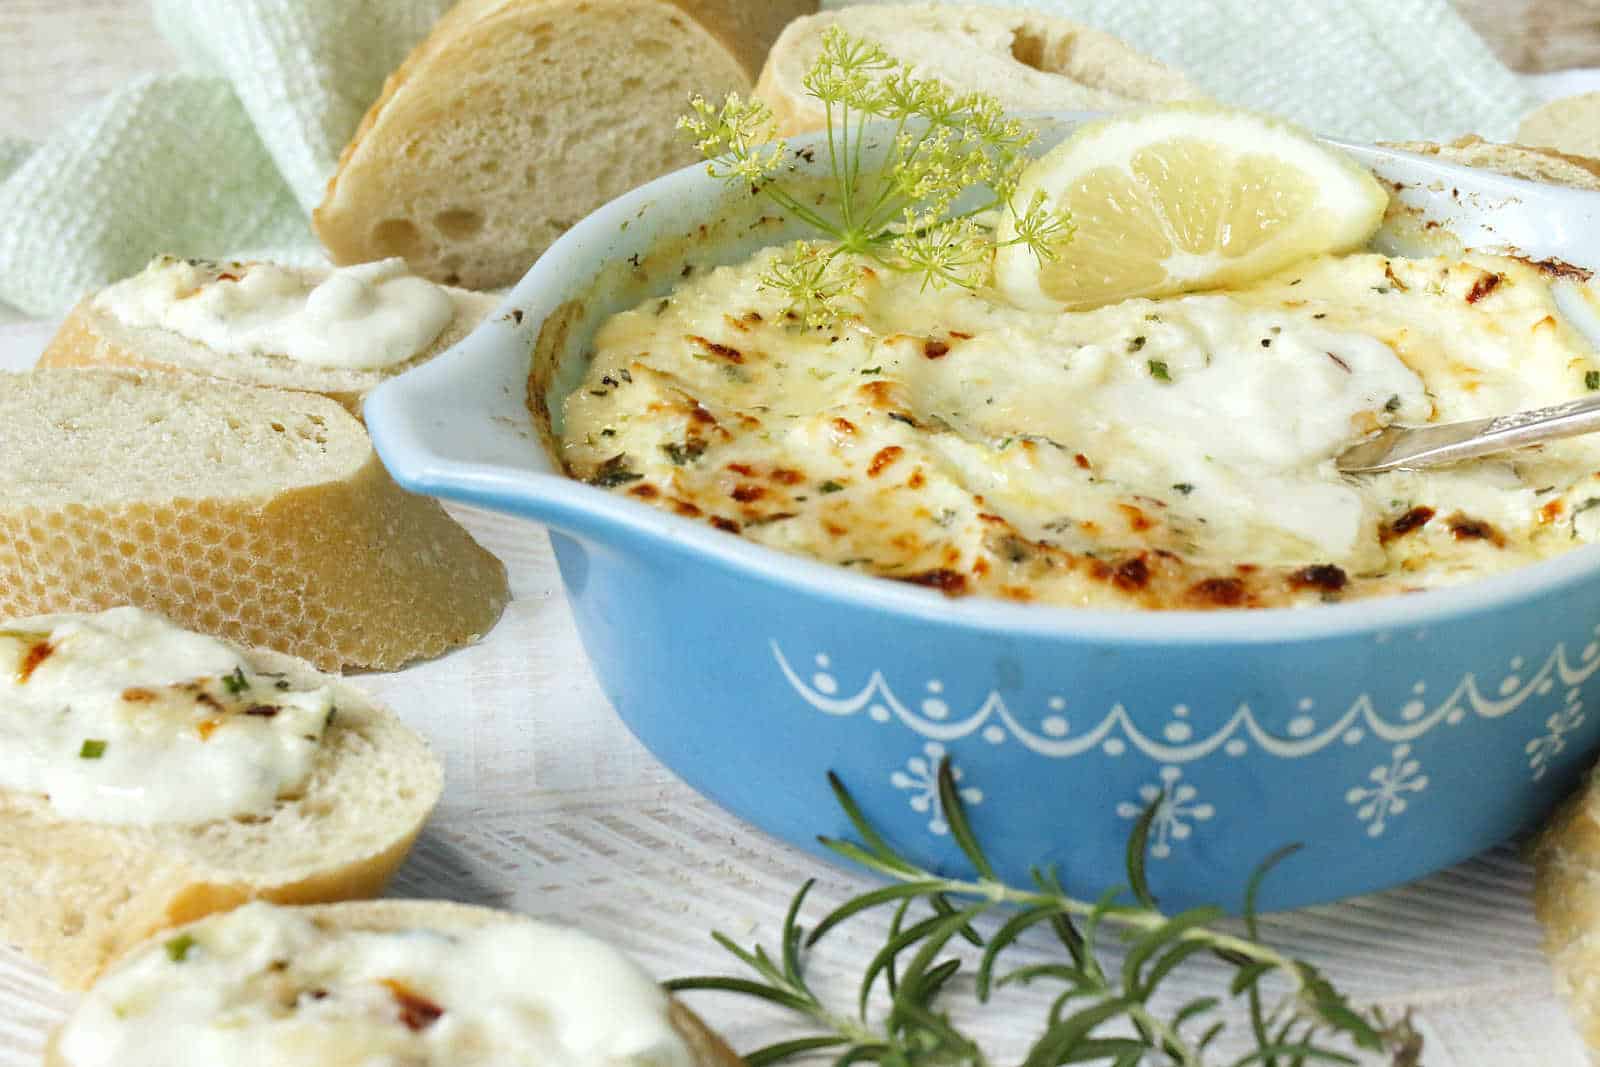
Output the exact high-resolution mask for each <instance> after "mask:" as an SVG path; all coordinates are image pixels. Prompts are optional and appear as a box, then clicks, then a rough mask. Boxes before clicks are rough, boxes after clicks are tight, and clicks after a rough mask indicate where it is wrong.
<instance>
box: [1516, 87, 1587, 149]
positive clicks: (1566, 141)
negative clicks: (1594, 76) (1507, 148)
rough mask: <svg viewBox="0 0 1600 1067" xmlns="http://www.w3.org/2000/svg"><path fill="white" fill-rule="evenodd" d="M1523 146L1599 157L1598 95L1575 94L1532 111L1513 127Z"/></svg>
mask: <svg viewBox="0 0 1600 1067" xmlns="http://www.w3.org/2000/svg"><path fill="white" fill-rule="evenodd" d="M1517 140H1518V141H1520V142H1522V143H1523V144H1528V145H1537V146H1539V147H1541V148H1550V149H1554V150H1556V151H1558V152H1564V153H1567V154H1568V155H1575V156H1586V157H1600V93H1579V94H1578V95H1577V96H1567V97H1563V98H1562V99H1560V100H1552V101H1550V102H1549V103H1548V104H1545V105H1544V106H1543V107H1539V108H1536V109H1535V110H1534V111H1532V112H1531V113H1529V115H1528V117H1527V118H1525V119H1523V120H1522V124H1521V125H1520V126H1518V127H1517Z"/></svg>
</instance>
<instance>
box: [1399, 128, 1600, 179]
mask: <svg viewBox="0 0 1600 1067" xmlns="http://www.w3.org/2000/svg"><path fill="white" fill-rule="evenodd" d="M1384 147H1385V148H1394V149H1398V150H1400V151H1402V152H1414V153H1416V154H1417V155H1421V156H1435V157H1437V158H1439V159H1443V160H1446V161H1448V162H1451V163H1459V164H1461V165H1462V166H1464V167H1478V168H1480V169H1483V170H1492V171H1494V172H1495V173H1497V174H1504V175H1506V176H1508V177H1512V178H1523V179H1525V180H1527V181H1531V182H1547V183H1549V184H1551V185H1565V186H1568V187H1570V188H1573V189H1590V190H1600V159H1588V158H1585V157H1583V156H1574V155H1568V154H1567V153H1565V152H1558V151H1556V150H1555V149H1553V148H1537V147H1533V146H1531V145H1524V144H1495V143H1494V142H1492V141H1485V140H1484V139H1483V138H1482V137H1478V136H1476V135H1474V134H1468V135H1466V136H1465V137H1459V138H1457V139H1456V140H1454V141H1449V142H1447V143H1445V144H1437V143H1434V142H1432V141H1390V142H1385V143H1384Z"/></svg>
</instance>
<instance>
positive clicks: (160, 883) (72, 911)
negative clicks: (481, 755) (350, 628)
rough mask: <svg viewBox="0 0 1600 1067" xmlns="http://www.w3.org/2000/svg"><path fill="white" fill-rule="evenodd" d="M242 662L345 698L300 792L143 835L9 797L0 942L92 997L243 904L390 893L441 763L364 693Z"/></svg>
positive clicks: (268, 660) (0, 855)
mask: <svg viewBox="0 0 1600 1067" xmlns="http://www.w3.org/2000/svg"><path fill="white" fill-rule="evenodd" d="M27 624H28V620H21V621H20V625H21V626H22V627H23V628H26V627H27ZM246 659H247V661H248V662H249V663H250V665H251V666H252V667H253V668H254V669H256V670H258V671H271V672H279V673H284V674H286V675H287V676H288V680H289V682H290V683H291V684H292V685H295V686H296V687H306V688H311V687H316V686H320V685H331V686H333V687H334V689H335V696H336V705H335V706H336V707H337V708H338V715H337V716H335V718H334V719H333V722H332V723H331V724H330V725H329V726H328V729H327V732H326V733H325V734H324V735H323V741H322V744H321V746H320V747H319V750H318V752H317V755H316V760H315V763H314V764H313V769H312V776H311V779H310V781H309V783H308V784H307V786H306V788H305V790H304V792H303V793H302V795H300V796H299V797H296V798H294V799H284V800H280V801H279V802H278V806H277V808H276V809H275V810H274V811H273V813H272V815H271V816H270V817H269V818H266V819H264V820H263V819H249V820H242V819H224V820H212V821H208V822H202V823H173V824H158V825H150V826H140V825H109V824H101V823H92V822H85V821H81V820H73V819H66V818H62V817H60V816H58V815H56V814H55V813H54V812H53V811H52V809H51V807H50V805H49V802H48V801H47V800H46V799H45V798H43V797H38V796H32V795H27V794H19V793H15V792H11V791H8V790H4V789H0V871H4V872H5V878H4V884H3V885H0V940H5V941H10V942H12V943H15V944H16V945H18V946H19V947H20V948H21V949H22V951H23V952H24V953H25V954H27V955H28V956H30V957H32V958H33V959H34V960H36V961H38V962H39V963H40V964H41V965H43V966H44V968H45V969H46V970H48V971H49V972H50V973H51V974H52V975H53V976H54V977H55V978H56V979H57V980H59V981H60V982H62V983H63V984H65V985H67V986H69V987H73V988H82V987H84V986H86V985H87V984H88V983H89V982H90V981H92V980H93V979H94V977H95V976H96V975H97V974H99V973H100V971H101V970H102V969H103V968H104V966H105V965H106V963H107V962H109V961H110V960H111V959H113V958H115V957H116V956H117V955H119V954H120V953H121V952H122V951H123V950H125V949H127V948H128V947H129V946H130V945H134V944H137V943H138V942H140V941H142V940H144V939H145V938H147V937H150V936H151V935H153V934H155V933H156V932H158V931H161V930H164V929H166V928H168V927H171V926H176V925H179V924H182V923H187V922H190V921H193V920H195V919H198V918H200V917H202V916H205V915H209V914H211V913H213V912H217V911H225V910H227V909H229V908H233V907H236V906H238V905H239V904H241V903H243V902H245V901H247V900H255V899H261V900H271V901H276V902H278V903H283V904H301V903H312V902H322V901H336V900H349V899H355V898H365V897H373V896H376V895H377V894H378V893H380V892H381V891H382V889H383V887H384V885H385V883H386V882H387V881H388V880H389V876H390V875H391V874H393V873H394V871H395V869H396V868H397V867H399V866H400V863H401V861H402V860H404V859H405V856H406V853H407V851H409V850H410V848H411V844H412V842H413V841H414V840H415V839H416V836H417V833H418V831H419V830H421V828H422V824H423V822H424V821H426V819H427V817H428V814H429V813H430V812H431V811H432V810H433V807H434V805H435V804H436V803H437V802H438V800H439V793H440V788H441V783H442V774H441V771H440V768H439V763H438V761H437V760H436V759H435V758H434V756H433V754H432V753H431V752H430V751H429V749H428V746H427V743H426V742H425V741H423V739H422V738H421V737H419V736H418V735H417V734H415V733H414V732H412V731H411V730H410V729H409V728H407V727H406V726H405V725H404V724H403V723H401V722H400V720H399V719H397V718H396V717H395V716H394V714H393V713H391V712H389V711H387V710H384V709H382V708H379V707H377V706H376V705H375V704H373V703H372V701H371V700H370V699H369V698H367V697H366V696H364V695H363V694H362V693H361V692H360V691H359V690H357V689H354V688H352V687H351V686H348V685H345V684H343V683H342V682H339V681H338V680H337V679H334V678H331V677H328V676H327V675H322V674H319V673H318V672H317V671H316V670H314V669H313V668H312V667H311V666H310V664H307V663H305V662H303V661H301V660H298V659H295V658H293V657H290V656H285V655H281V654H279V653H275V652H266V651H256V652H250V653H247V654H246Z"/></svg>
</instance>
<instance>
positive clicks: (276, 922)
mask: <svg viewBox="0 0 1600 1067" xmlns="http://www.w3.org/2000/svg"><path fill="white" fill-rule="evenodd" d="M391 934H400V935H402V937H401V938H400V939H395V938H385V936H384V935H391ZM485 934H488V935H489V936H488V937H487V938H486V937H485ZM380 939H382V940H381V941H380ZM330 942H331V944H330ZM486 942H487V945H486ZM496 942H499V943H503V944H504V947H505V949H506V951H504V952H500V953H494V952H493V949H494V947H495V943H496ZM269 943H270V944H272V945H274V946H279V945H284V944H285V943H286V944H287V946H288V947H289V948H291V949H294V950H295V951H292V952H286V953H285V957H286V958H281V959H280V960H274V961H271V962H268V960H269V959H270V956H268V955H263V953H264V952H265V951H266V948H265V946H266V945H267V944H269ZM258 946H260V947H259V948H258V949H257V947H258ZM486 947H487V949H488V951H489V952H490V953H491V959H490V961H489V963H488V965H487V966H484V967H480V968H479V969H477V970H476V971H469V967H470V966H471V963H470V962H468V961H467V960H463V959H461V957H462V956H463V955H465V954H473V953H478V954H482V953H484V952H485V950H486ZM251 949H257V951H256V952H255V954H254V956H252V955H251ZM518 949H526V951H524V952H521V953H520V954H517V955H515V957H514V958H508V957H510V956H512V953H513V952H515V951H516V950H518ZM280 950H281V949H280ZM468 959H469V960H471V962H476V960H472V959H471V957H470V956H469V957H468ZM224 1015H225V1016H226V1018H222V1016H224ZM450 1023H454V1024H455V1025H453V1026H452V1025H449V1024H450ZM180 1043H181V1047H183V1048H185V1049H193V1048H202V1049H204V1050H205V1052H206V1053H207V1055H206V1057H205V1059H204V1061H203V1062H205V1063H207V1064H209V1065H212V1067H228V1065H230V1064H237V1065H239V1067H256V1065H258V1064H265V1063H271V1064H273V1065H274V1067H322V1065H331V1064H334V1063H339V1064H345V1063H349V1064H355V1063H372V1062H379V1061H380V1060H381V1061H382V1062H385V1063H387V1062H397V1063H398V1062H405V1063H412V1062H417V1063H422V1062H426V1063H429V1064H435V1065H438V1067H451V1065H453V1064H457V1063H462V1064H465V1063H473V1064H481V1063H512V1062H516V1063H536V1062H546V1060H545V1059H544V1057H543V1056H541V1055H540V1050H541V1049H545V1048H546V1046H548V1048H549V1050H551V1051H553V1052H555V1053H556V1055H555V1058H554V1059H551V1060H550V1061H549V1062H560V1063H564V1064H575V1065H578V1067H606V1065H615V1064H624V1063H649V1064H653V1065H655V1067H742V1064H743V1061H742V1060H740V1059H739V1057H738V1056H736V1055H735V1054H734V1053H733V1052H732V1050H730V1049H729V1048H728V1046H727V1045H726V1044H725V1043H724V1042H723V1041H722V1039H721V1038H719V1037H718V1036H717V1035H716V1034H715V1033H713V1032H712V1031H711V1030H710V1029H708V1028H707V1027H706V1025H705V1024H704V1023H703V1022H701V1021H700V1019H699V1018H698V1017H697V1016H696V1015H695V1014H694V1013H693V1012H692V1011H690V1010H689V1009H688V1008H687V1007H685V1006H684V1005H683V1004H682V1002H680V1001H679V1000H677V999H676V998H675V997H671V996H669V995H668V994H667V993H665V992H663V991H662V990H660V989H659V987H657V986H655V985H654V983H653V982H652V981H651V979H650V978H649V976H648V975H646V974H645V973H644V972H643V971H642V970H641V969H640V968H639V966H638V965H637V964H636V963H634V962H633V961H632V960H630V959H628V958H627V957H626V956H624V955H623V954H622V953H621V952H619V951H618V950H616V949H614V948H612V947H611V946H610V945H608V944H606V943H605V942H603V941H600V940H598V939H597V938H594V937H591V936H589V935H587V934H583V933H581V932H579V931H575V930H569V929H566V928H563V927H557V926H553V925H551V924H548V923H542V922H538V921H536V920H533V919H527V918H524V917H522V916H518V915H513V914H510V913H507V912H499V911H492V910H490V909H488V908H480V907H472V906H468V905H464V904H451V903H444V902H441V901H420V900H380V901H372V902H370V903H345V904H332V905H326V906H317V907H309V908H273V907H271V906H270V905H261V904H252V905H249V906H247V907H245V908H242V909H240V910H239V911H236V912H234V913H232V914H231V915H227V916H217V917H213V918H211V919H208V920H202V921H201V922H198V923H195V924H193V925H190V926H188V927H185V928H184V929H183V930H181V931H177V932H176V933H175V934H174V935H171V936H168V937H164V938H162V939H161V940H158V941H155V942H152V943H148V944H146V945H144V946H143V947H142V948H139V949H136V950H135V951H133V952H131V953H129V954H128V956H127V957H126V958H125V959H124V960H122V961H121V962H119V963H118V964H117V965H116V966H115V967H113V968H112V969H111V970H110V971H109V972H108V973H107V974H106V975H105V977H104V978H102V979H101V981H100V982H99V983H98V984H97V985H96V986H95V988H94V989H91V990H90V991H89V994H88V996H87V997H85V999H84V1000H83V1001H82V1003H80V1004H79V1005H78V1007H77V1009H76V1011H74V1013H73V1014H72V1015H71V1016H70V1017H69V1018H68V1019H67V1021H66V1023H65V1024H64V1025H63V1026H62V1028H61V1029H60V1030H58V1031H57V1032H56V1033H55V1034H54V1035H52V1037H51V1039H50V1043H49V1045H48V1046H47V1048H46V1051H45V1065H46V1067H112V1065H115V1067H169V1065H170V1064H171V1063H172V1062H173V1060H172V1058H171V1055H170V1052H171V1049H172V1048H173V1047H175V1046H179V1045H180ZM513 1045H514V1046H515V1047H511V1046H513ZM408 1053H409V1055H407V1054H408ZM547 1054H548V1053H547ZM263 1057H268V1058H263ZM391 1057H392V1059H391ZM497 1057H498V1058H497Z"/></svg>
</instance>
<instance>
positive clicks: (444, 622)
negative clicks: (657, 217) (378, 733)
mask: <svg viewBox="0 0 1600 1067" xmlns="http://www.w3.org/2000/svg"><path fill="white" fill-rule="evenodd" d="M0 456H4V457H5V463H4V464H0V616H22V615H45V614H57V613H65V612H73V611H95V610H99V609H102V608H108V607H114V606H116V605H119V604H133V605H135V606H138V607H143V608H147V609H149V610H152V611H156V612H159V613H161V614H163V615H165V616H167V617H168V618H170V619H172V620H173V621H174V622H176V623H178V624H179V625H181V626H184V627H185V628H188V629H193V630H199V631H201V632H203V633H207V634H211V635H213V636H217V637H222V638H225V639H227V640H231V641H234V642H235V643H237V644H241V645H245V646H249V647H269V648H276V649H280V650H282V651H284V652H288V653H290V654H293V655H296V656H300V657H301V658H303V659H306V660H309V661H311V662H312V663H315V664H316V665H318V666H319V667H322V668H323V669H327V670H332V669H336V668H339V667H341V666H356V667H376V668H381V669H389V668H394V667H399V666H401V665H402V664H404V663H407V662H409V661H411V660H415V659H419V658H423V657H428V656H436V655H439V654H440V653H442V652H445V651H446V650H448V649H450V648H454V647H456V646H458V645H462V644H466V643H468V642H470V641H473V640H475V639H476V638H478V637H479V636H481V635H482V634H484V633H485V632H487V631H488V629H489V627H490V626H491V625H493V624H494V621H495V620H496V619H497V618H498V617H499V615H500V612H501V610H502V609H503V608H504V607H505V604H506V602H507V600H508V599H509V593H508V589H507V585H506V574H505V568H504V567H503V566H501V564H500V562H499V561H498V560H496V559H495V558H494V557H493V556H491V555H490V554H489V553H488V552H486V551H485V550H484V549H483V548H481V547H479V545H478V544H477V542H475V541H473V539H472V537H471V535H469V534H468V533H467V532H466V531H465V530H463V529H462V528H461V527H460V526H459V525H457V524H456V523H455V521H454V520H452V519H451V518H450V517H449V516H448V515H447V514H445V511H444V509H443V508H442V507H440V506H439V504H438V503H437V502H436V501H433V500H430V499H427V498H425V497H419V496H413V495H411V494H409V493H406V492H404V491H402V490H401V489H400V488H399V487H398V486H397V485H395V484H394V481H393V480H392V479H391V478H390V477H389V475H388V473H387V472H386V471H385V470H384V469H383V465H382V464H381V463H380V462H379V461H378V457H377V454H376V453H375V452H374V451H373V450H372V442H371V441H370V440H368V438H367V434H366V431H365V430H364V429H362V426H361V424H360V423H359V422H358V421H356V419H355V418H354V417H353V416H351V415H350V413H349V412H348V411H346V410H345V409H344V408H342V407H340V406H339V405H338V404H336V403H334V402H333V401H331V400H329V399H327V398H326V397H322V396H317V395H315V394H311V393H295V392H285V391H281V390H275V389H258V388H253V387H249V386H243V385H235V384H232V383H228V382H220V381H214V380H211V379H206V378H201V377H198V376H194V375H187V374H170V373H167V374H163V373H156V372H138V371H118V370H41V371H34V372H32V373H29V374H0Z"/></svg>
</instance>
